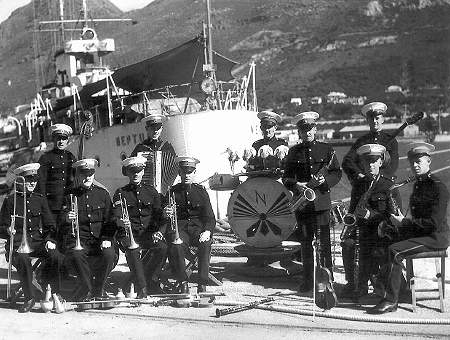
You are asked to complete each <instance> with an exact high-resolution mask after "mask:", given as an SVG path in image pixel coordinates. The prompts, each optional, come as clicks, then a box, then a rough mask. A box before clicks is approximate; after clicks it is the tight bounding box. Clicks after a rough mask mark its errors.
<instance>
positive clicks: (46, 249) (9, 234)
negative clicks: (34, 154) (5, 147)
mask: <svg viewBox="0 0 450 340" xmlns="http://www.w3.org/2000/svg"><path fill="white" fill-rule="evenodd" d="M39 166H40V164H39V163H30V164H26V165H23V166H21V167H18V168H17V169H16V170H15V171H14V173H15V175H16V176H17V177H16V180H15V184H14V188H15V192H14V193H12V194H11V195H9V196H8V197H6V199H5V200H4V202H3V206H2V209H1V212H0V238H5V239H8V241H7V242H6V246H5V248H6V258H7V259H8V262H9V263H10V264H12V265H14V267H16V268H17V272H18V274H19V277H20V283H21V285H22V289H23V293H24V297H25V302H24V304H23V305H21V306H20V307H19V312H20V313H26V312H29V311H30V310H31V309H32V308H33V306H34V304H35V298H36V297H35V295H34V290H33V284H32V280H33V270H32V266H31V257H39V258H41V259H43V260H44V262H43V269H42V279H43V281H44V285H43V286H44V287H45V286H46V285H47V284H50V285H51V286H52V289H53V292H54V293H59V288H60V287H59V273H58V268H59V265H60V264H62V261H63V256H62V254H61V253H60V252H59V251H58V250H57V249H56V241H55V239H56V224H55V220H54V218H53V215H52V212H51V210H50V208H49V206H48V203H47V200H46V198H45V197H44V196H43V195H41V194H39V193H35V192H34V189H35V188H36V184H37V181H38V174H37V172H38V169H39ZM41 225H42V229H41ZM11 241H12V242H11ZM10 268H11V267H9V268H8V270H10ZM10 287H11V282H10V273H9V274H8V295H9V292H10Z"/></svg>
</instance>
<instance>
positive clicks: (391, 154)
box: [342, 102, 398, 182]
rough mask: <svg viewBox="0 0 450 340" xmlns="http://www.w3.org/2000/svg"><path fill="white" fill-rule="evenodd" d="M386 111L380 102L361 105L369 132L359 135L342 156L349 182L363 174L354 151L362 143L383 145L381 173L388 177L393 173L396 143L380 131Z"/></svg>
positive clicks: (395, 160) (392, 138) (392, 137)
mask: <svg viewBox="0 0 450 340" xmlns="http://www.w3.org/2000/svg"><path fill="white" fill-rule="evenodd" d="M386 111H387V106H386V104H384V103H380V102H373V103H369V104H367V105H364V106H363V107H362V109H361V112H362V114H363V115H364V116H365V117H366V120H367V124H369V128H370V132H369V133H367V134H365V135H363V136H361V137H359V138H358V139H357V140H356V141H355V143H354V144H353V145H352V147H351V148H350V150H349V151H348V153H347V154H346V155H345V156H344V159H343V161H342V169H343V170H344V172H345V174H346V175H347V177H348V178H349V180H350V182H354V181H356V180H358V179H360V178H363V177H364V176H365V174H364V171H363V166H362V164H361V160H360V159H359V157H358V154H357V153H356V150H358V148H359V147H360V146H362V145H364V144H381V145H383V146H384V147H385V148H386V151H387V152H386V154H385V155H384V156H383V157H385V160H384V161H383V166H382V167H381V174H382V175H383V176H385V177H389V178H392V177H393V176H394V175H395V172H396V171H397V168H398V143H397V140H396V139H395V137H394V136H392V135H390V134H388V133H386V132H384V131H382V130H383V123H384V114H386Z"/></svg>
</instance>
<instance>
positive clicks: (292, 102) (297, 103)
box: [291, 98, 302, 106]
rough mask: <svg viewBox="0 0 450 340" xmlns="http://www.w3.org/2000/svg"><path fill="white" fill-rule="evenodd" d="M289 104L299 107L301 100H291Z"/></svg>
mask: <svg viewBox="0 0 450 340" xmlns="http://www.w3.org/2000/svg"><path fill="white" fill-rule="evenodd" d="M291 104H294V105H297V106H300V105H302V98H291Z"/></svg>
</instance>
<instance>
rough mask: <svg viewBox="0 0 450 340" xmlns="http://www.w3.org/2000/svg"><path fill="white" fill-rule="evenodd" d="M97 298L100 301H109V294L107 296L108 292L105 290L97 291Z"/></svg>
mask: <svg viewBox="0 0 450 340" xmlns="http://www.w3.org/2000/svg"><path fill="white" fill-rule="evenodd" d="M95 297H96V298H98V299H109V296H108V294H106V292H105V290H104V289H103V288H102V289H99V290H97V292H96V293H95Z"/></svg>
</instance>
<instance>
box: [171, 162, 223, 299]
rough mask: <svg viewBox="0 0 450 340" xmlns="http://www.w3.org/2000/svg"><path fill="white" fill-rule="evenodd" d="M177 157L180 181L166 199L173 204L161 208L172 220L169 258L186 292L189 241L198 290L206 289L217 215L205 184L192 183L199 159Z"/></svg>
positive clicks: (183, 291)
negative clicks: (194, 257) (194, 252)
mask: <svg viewBox="0 0 450 340" xmlns="http://www.w3.org/2000/svg"><path fill="white" fill-rule="evenodd" d="M177 161H178V164H179V175H180V177H181V183H179V184H176V185H174V186H173V187H172V188H171V189H170V190H169V191H168V195H169V199H170V201H172V202H170V201H169V202H170V203H172V204H169V205H168V206H166V208H164V212H165V214H166V215H167V216H168V217H169V218H170V220H171V228H170V232H171V233H172V235H171V236H172V237H171V240H172V241H171V242H170V243H169V260H170V262H171V264H172V266H173V267H174V269H175V272H176V276H177V280H178V281H179V282H180V283H181V292H182V293H188V291H189V287H188V284H187V280H188V277H187V275H186V270H185V261H184V254H188V252H189V250H188V249H187V248H188V247H189V246H190V245H194V246H196V247H198V267H199V270H198V274H199V281H198V289H197V291H198V292H205V291H206V285H207V284H208V274H209V262H210V253H211V243H212V232H213V229H214V226H215V225H216V218H215V216H214V212H213V210H212V207H211V202H210V200H209V196H208V193H207V192H206V190H205V188H203V187H202V186H201V185H199V184H196V183H193V181H194V176H195V170H196V166H197V164H198V163H199V162H200V161H199V160H198V159H196V158H194V157H188V156H182V157H177ZM175 211H176V215H175ZM177 236H178V237H177Z"/></svg>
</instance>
